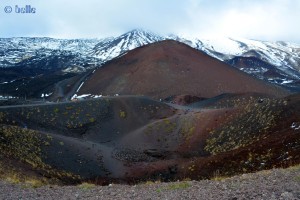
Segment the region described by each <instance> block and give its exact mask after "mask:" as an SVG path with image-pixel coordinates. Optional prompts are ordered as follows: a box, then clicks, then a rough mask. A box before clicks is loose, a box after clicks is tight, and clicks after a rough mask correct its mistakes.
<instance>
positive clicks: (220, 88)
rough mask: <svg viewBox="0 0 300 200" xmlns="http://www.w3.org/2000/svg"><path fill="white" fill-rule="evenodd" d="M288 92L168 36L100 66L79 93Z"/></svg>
mask: <svg viewBox="0 0 300 200" xmlns="http://www.w3.org/2000/svg"><path fill="white" fill-rule="evenodd" d="M242 92H256V93H264V94H269V95H274V96H284V95H286V94H288V92H287V91H285V90H284V89H282V88H279V87H276V86H273V85H270V84H268V83H266V82H263V81H261V80H258V79H256V78H254V77H252V76H250V75H248V74H246V73H244V72H241V71H239V70H237V69H235V68H233V67H231V66H229V65H227V64H225V63H223V62H221V61H219V60H217V59H215V58H212V57H210V56H208V55H207V54H205V53H203V52H201V51H198V50H195V49H193V48H191V47H189V46H187V45H185V44H182V43H179V42H176V41H172V40H167V41H162V42H158V43H154V44H150V45H147V46H144V47H140V48H137V49H135V50H132V51H130V52H128V53H127V54H126V55H124V56H122V57H119V58H117V59H114V60H112V61H110V62H108V63H107V64H106V65H104V66H103V67H101V68H99V69H98V70H97V71H96V72H95V73H94V74H93V75H92V76H91V77H90V78H89V79H88V80H87V81H86V82H85V84H84V85H83V87H82V88H81V89H80V91H79V95H80V94H103V95H114V94H120V95H145V96H148V97H152V98H154V99H165V98H167V97H169V96H173V95H185V94H188V95H192V96H198V97H204V98H209V97H213V96H217V95H220V94H223V93H242Z"/></svg>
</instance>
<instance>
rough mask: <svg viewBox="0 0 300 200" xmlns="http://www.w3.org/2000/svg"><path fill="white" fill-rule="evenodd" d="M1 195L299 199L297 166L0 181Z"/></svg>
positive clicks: (9, 197)
mask: <svg viewBox="0 0 300 200" xmlns="http://www.w3.org/2000/svg"><path fill="white" fill-rule="evenodd" d="M0 199H60V200H63V199H114V200H115V199H231V200H238V199H268V200H269V199H274V200H275V199H284V200H285V199H288V200H289V199H291V200H292V199H300V166H298V167H293V168H289V169H273V170H269V171H261V172H258V173H253V174H244V175H241V176H235V177H232V178H227V179H221V180H219V181H213V180H202V181H183V182H172V183H143V184H137V185H118V184H116V185H115V184H113V185H109V186H91V187H82V186H43V187H40V188H32V187H26V186H24V185H21V184H19V185H15V184H11V183H7V182H4V181H1V182H0Z"/></svg>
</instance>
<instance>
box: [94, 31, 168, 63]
mask: <svg viewBox="0 0 300 200" xmlns="http://www.w3.org/2000/svg"><path fill="white" fill-rule="evenodd" d="M164 39H165V38H164V37H161V36H159V35H156V34H154V33H151V32H146V31H143V30H139V29H136V30H133V31H130V32H127V33H125V34H123V35H121V36H119V37H116V38H110V39H106V40H104V41H101V42H99V43H98V44H97V45H96V46H95V47H94V49H93V52H92V55H93V56H95V57H97V58H100V59H101V60H103V61H107V60H110V59H113V58H115V57H118V56H120V55H122V54H124V53H125V52H127V51H129V50H132V49H135V48H137V47H140V46H144V45H146V44H150V43H154V42H158V41H162V40H164Z"/></svg>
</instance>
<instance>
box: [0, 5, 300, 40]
mask: <svg viewBox="0 0 300 200" xmlns="http://www.w3.org/2000/svg"><path fill="white" fill-rule="evenodd" d="M15 5H18V6H26V5H31V6H32V7H35V8H36V11H37V12H36V13H35V14H17V13H14V10H13V12H12V13H9V14H8V13H5V12H4V8H5V7H6V6H11V7H12V8H14V6H15ZM0 8H1V11H0V19H1V20H0V27H1V30H2V31H1V33H0V37H15V36H50V37H58V38H82V37H84V38H86V37H88V38H90V37H106V36H111V35H118V34H120V33H123V32H125V31H128V30H131V29H134V28H143V29H148V30H152V31H154V32H157V33H159V34H168V33H174V34H181V35H188V36H197V37H199V36H201V37H216V36H219V35H222V36H230V37H243V38H249V39H258V40H286V41H294V42H297V43H299V42H300V39H299V37H298V36H299V35H300V27H299V26H297V19H299V18H300V13H299V12H298V11H299V9H300V1H297V0H253V1H239V0H226V1H218V0H210V1H206V0H186V1H180V0H164V1H160V0H151V1H150V0H147V1H139V0H127V1H122V0H109V1H108V0H105V1H104V0H103V1H97V0H87V1H71V0H53V1H48V2H45V1H36V0H27V1H19V0H4V1H2V2H1V4H0Z"/></svg>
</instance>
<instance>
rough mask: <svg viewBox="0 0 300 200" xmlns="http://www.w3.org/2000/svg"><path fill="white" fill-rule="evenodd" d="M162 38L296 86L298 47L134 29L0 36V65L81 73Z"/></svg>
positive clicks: (298, 80)
mask: <svg viewBox="0 0 300 200" xmlns="http://www.w3.org/2000/svg"><path fill="white" fill-rule="evenodd" d="M166 39H174V40H177V41H180V42H183V43H185V44H187V45H189V46H191V47H193V48H196V49H198V50H201V51H203V52H205V53H207V54H209V55H211V56H213V57H215V58H217V59H219V60H222V61H224V62H227V63H228V64H230V65H232V66H234V67H237V68H238V69H240V70H243V71H244V72H246V73H249V74H252V75H254V76H256V77H258V78H260V79H263V80H267V81H269V82H271V83H276V84H279V85H286V86H290V87H299V88H300V45H297V44H293V43H288V42H265V41H256V40H248V39H232V38H214V39H203V38H188V37H178V36H176V35H169V36H159V35H157V34H154V33H151V32H147V31H143V30H138V29H137V30H133V31H130V32H127V33H125V34H123V35H121V36H118V37H111V38H105V39H73V40H64V39H52V38H3V39H1V38H0V68H1V67H2V68H7V67H11V68H26V69H27V68H30V69H39V70H40V69H45V70H61V71H62V72H64V73H71V72H84V71H86V69H91V68H94V67H96V66H101V65H102V64H103V63H104V62H107V61H109V60H111V59H113V58H116V57H118V56H121V55H123V54H125V53H126V52H127V51H129V50H132V49H134V48H137V47H140V46H143V45H146V44H150V43H154V42H157V41H162V40H166ZM5 81H9V80H5Z"/></svg>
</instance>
